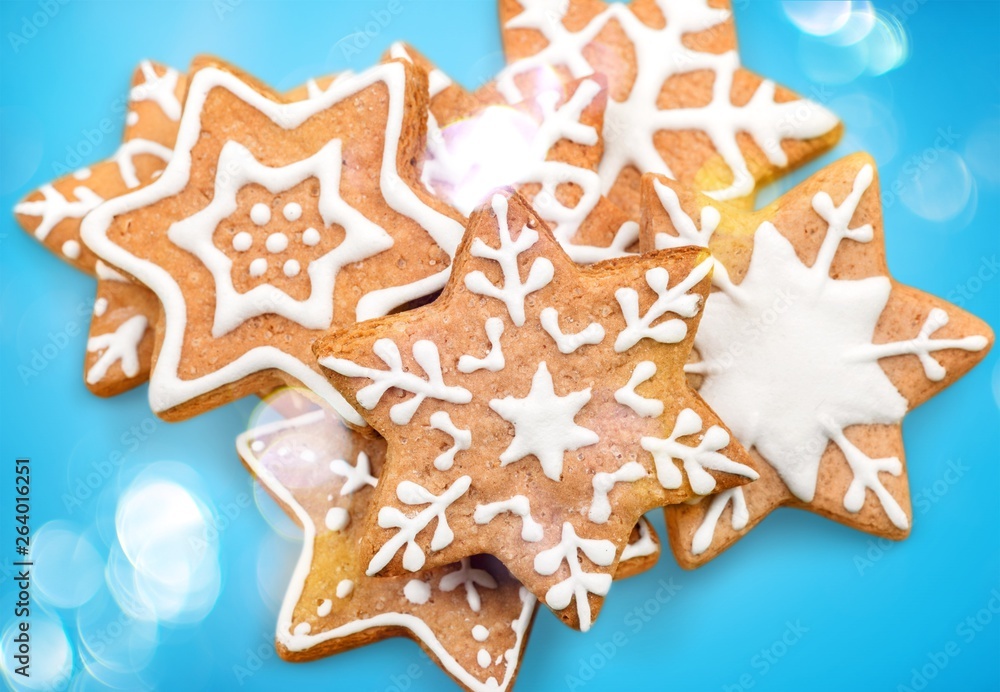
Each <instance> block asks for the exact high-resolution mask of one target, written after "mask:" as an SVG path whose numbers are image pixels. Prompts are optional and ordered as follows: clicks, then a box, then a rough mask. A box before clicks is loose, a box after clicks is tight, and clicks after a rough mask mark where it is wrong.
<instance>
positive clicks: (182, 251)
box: [83, 58, 461, 425]
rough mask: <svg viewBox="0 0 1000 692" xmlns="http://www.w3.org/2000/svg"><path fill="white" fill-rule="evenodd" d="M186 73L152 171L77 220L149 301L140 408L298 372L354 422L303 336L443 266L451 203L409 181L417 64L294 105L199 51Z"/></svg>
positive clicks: (416, 285) (420, 285) (294, 377)
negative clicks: (152, 306) (170, 149)
mask: <svg viewBox="0 0 1000 692" xmlns="http://www.w3.org/2000/svg"><path fill="white" fill-rule="evenodd" d="M189 75H190V81H189V89H188V97H187V100H186V102H185V107H184V111H183V114H182V116H181V120H180V129H179V133H178V136H177V145H176V149H175V151H174V156H173V158H172V160H171V162H170V164H169V165H168V166H167V168H166V169H165V170H164V172H163V174H162V175H161V176H159V177H158V178H157V180H155V181H154V182H153V183H152V184H150V185H148V186H146V187H144V188H142V189H139V190H136V191H134V192H132V193H130V194H128V195H125V196H122V197H118V198H116V199H114V200H111V201H109V202H107V203H105V204H103V205H101V206H100V207H98V208H97V209H95V210H94V211H93V212H92V213H91V214H90V215H89V216H88V217H87V219H86V220H85V222H84V224H83V236H84V239H85V240H86V242H87V244H88V245H89V246H90V247H91V248H93V250H94V251H95V252H96V253H97V254H98V255H100V256H101V258H102V259H103V260H104V261H106V262H107V263H108V264H109V265H111V266H112V267H116V268H118V269H121V270H123V271H124V272H126V273H127V274H129V275H130V276H133V277H135V278H136V279H138V280H140V281H141V282H143V283H144V284H146V285H147V286H148V287H149V288H151V289H152V290H153V291H154V292H155V293H156V296H157V297H158V298H159V300H160V301H161V303H162V305H163V311H162V316H159V317H158V319H157V325H156V328H157V332H158V334H159V335H160V338H159V339H158V344H159V352H158V354H157V357H156V366H155V368H154V370H153V372H152V375H151V378H150V390H149V395H150V404H151V405H152V407H153V410H154V411H155V412H156V413H157V414H159V415H160V416H163V417H164V418H167V419H171V420H175V419H183V418H186V417H190V416H192V415H196V414H198V413H200V412H201V411H204V410H206V409H208V408H212V407H214V406H218V405H221V404H224V403H226V402H228V401H231V400H232V399H235V398H238V397H240V396H243V395H246V394H250V393H260V392H265V391H269V390H271V389H274V388H275V387H276V386H280V385H281V384H298V383H301V384H304V385H306V386H307V387H309V388H310V389H312V390H313V391H314V392H315V393H316V394H317V395H318V396H320V397H321V398H323V399H325V400H326V401H328V402H329V403H330V404H331V405H333V406H334V407H335V408H336V409H337V410H338V412H339V413H340V414H341V415H343V416H344V417H345V418H346V419H347V420H348V421H349V422H351V423H354V424H356V425H363V421H362V419H361V418H360V417H359V416H358V415H357V414H356V413H355V412H354V411H353V410H352V409H351V408H350V407H349V406H347V405H346V404H345V403H344V402H343V400H342V399H341V397H340V396H339V395H338V394H337V393H336V391H334V390H333V388H331V387H330V386H329V384H328V383H327V381H326V380H325V378H323V377H322V376H321V375H320V374H319V373H318V368H317V367H316V366H315V363H314V361H313V359H312V358H311V357H310V355H309V354H310V350H309V349H310V345H311V343H312V341H313V339H315V338H316V336H317V335H318V334H319V333H321V332H322V331H323V330H326V329H329V328H331V327H336V326H344V325H347V324H352V323H353V322H354V321H355V320H358V319H365V318H369V317H374V316H378V315H382V314H385V313H386V312H388V311H390V310H392V309H394V308H396V307H398V306H400V305H402V304H405V303H407V302H410V301H412V300H415V299H418V298H421V297H423V296H425V295H427V294H430V293H433V292H434V291H436V290H438V289H440V287H441V286H443V284H444V281H445V279H446V277H447V275H448V267H449V264H450V256H451V254H452V253H453V252H454V249H455V247H456V245H457V243H458V240H459V238H460V236H461V224H460V223H459V222H458V221H457V219H459V218H461V217H459V216H458V215H457V214H456V213H455V212H454V211H452V210H451V209H450V208H449V207H447V205H445V204H444V203H441V202H439V201H437V200H435V199H433V198H432V197H431V196H430V195H429V194H428V193H427V192H426V191H425V190H423V188H422V186H421V185H420V182H419V179H418V173H417V170H416V167H415V164H414V162H415V161H416V160H417V157H418V155H419V152H420V151H421V150H422V139H423V126H424V125H423V123H424V114H425V112H426V108H427V105H426V103H427V91H426V85H425V82H424V80H423V75H422V74H421V73H418V72H417V71H415V70H414V69H413V68H412V67H411V66H410V65H409V64H408V63H405V62H391V63H387V64H384V65H380V66H378V67H375V68H372V69H370V70H367V71H365V72H363V73H360V74H357V75H348V76H346V77H345V78H342V79H339V80H337V81H336V82H335V83H334V84H333V85H331V86H330V88H328V89H326V90H323V91H321V92H319V93H317V94H315V95H314V97H313V98H306V99H303V100H297V101H291V100H289V99H288V98H287V97H284V98H283V97H282V96H280V95H278V94H276V93H274V92H273V91H271V90H270V89H268V88H267V87H265V86H264V85H262V84H259V83H257V82H255V81H253V80H251V79H250V78H249V77H248V76H246V75H243V74H241V73H239V72H237V71H236V70H235V69H234V68H232V67H230V66H228V65H225V64H223V63H221V62H220V61H218V60H215V59H211V58H201V59H198V60H196V61H195V63H194V65H193V66H192V69H191V71H190V73H189ZM360 112H364V113H365V115H364V117H359V115H358V113H360ZM136 228H141V229H143V231H142V232H141V233H137V232H135V230H134V229H136Z"/></svg>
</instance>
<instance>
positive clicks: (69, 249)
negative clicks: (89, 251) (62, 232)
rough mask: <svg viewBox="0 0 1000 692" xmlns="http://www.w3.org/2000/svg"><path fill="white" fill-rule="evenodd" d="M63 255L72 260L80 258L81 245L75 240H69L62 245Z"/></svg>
mask: <svg viewBox="0 0 1000 692" xmlns="http://www.w3.org/2000/svg"><path fill="white" fill-rule="evenodd" d="M62 253H63V254H64V255H66V256H67V257H69V258H70V259H77V258H78V257H79V256H80V243H78V242H76V241H75V240H67V241H66V242H65V243H63V244H62Z"/></svg>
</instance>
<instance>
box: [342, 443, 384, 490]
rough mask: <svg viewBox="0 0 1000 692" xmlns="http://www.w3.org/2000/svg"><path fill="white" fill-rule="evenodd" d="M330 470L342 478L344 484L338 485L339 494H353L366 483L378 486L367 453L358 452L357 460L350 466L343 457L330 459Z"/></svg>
mask: <svg viewBox="0 0 1000 692" xmlns="http://www.w3.org/2000/svg"><path fill="white" fill-rule="evenodd" d="M330 470H331V471H332V472H333V473H335V474H337V475H338V476H341V477H342V478H343V479H344V485H342V486H341V487H340V494H341V495H353V494H354V493H356V492H357V491H359V490H362V489H364V487H365V486H366V485H369V486H371V487H373V488H374V487H377V486H378V479H377V478H375V477H374V476H373V475H372V472H371V462H370V460H369V459H368V455H367V454H365V453H364V452H358V460H357V463H355V464H354V466H351V465H350V464H348V463H347V461H346V460H344V459H331V460H330Z"/></svg>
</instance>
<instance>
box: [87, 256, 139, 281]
mask: <svg viewBox="0 0 1000 692" xmlns="http://www.w3.org/2000/svg"><path fill="white" fill-rule="evenodd" d="M94 273H95V274H97V278H98V279H101V280H102V281H121V282H123V283H131V280H130V279H128V278H127V277H126V276H125V275H124V274H122V273H121V272H118V271H115V270H114V269H112V268H111V267H109V266H108V265H107V264H105V263H104V262H102V261H101V260H97V263H96V264H95V265H94Z"/></svg>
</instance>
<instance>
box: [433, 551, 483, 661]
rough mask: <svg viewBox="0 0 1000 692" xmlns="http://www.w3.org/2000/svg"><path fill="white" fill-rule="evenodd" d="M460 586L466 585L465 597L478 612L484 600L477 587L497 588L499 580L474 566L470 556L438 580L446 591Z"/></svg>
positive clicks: (475, 611) (440, 586)
mask: <svg viewBox="0 0 1000 692" xmlns="http://www.w3.org/2000/svg"><path fill="white" fill-rule="evenodd" d="M459 586H464V587H465V598H466V600H467V601H468V603H469V608H471V609H472V611H473V612H474V613H478V612H479V610H480V609H481V608H482V600H481V599H480V597H479V591H478V590H477V589H476V587H477V586H481V587H483V588H484V589H495V588H497V580H496V579H494V578H493V575H492V574H490V573H489V572H487V571H486V570H483V569H476V568H475V567H473V566H472V562H471V561H470V560H469V558H467V557H463V558H462V559H461V561H460V562H459V566H458V569H456V570H455V571H454V572H448V574H446V575H444V576H443V577H441V581H439V582H438V588H439V589H441V590H442V591H444V592H448V591H454V590H455V589H457V588H458V587H459ZM483 667H484V668H485V667H486V666H483Z"/></svg>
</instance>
